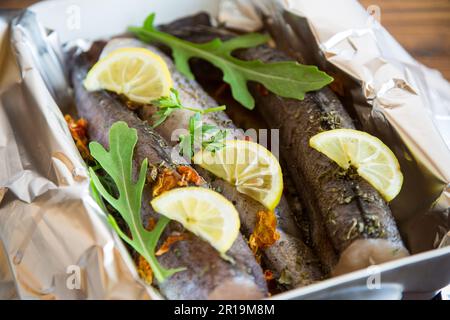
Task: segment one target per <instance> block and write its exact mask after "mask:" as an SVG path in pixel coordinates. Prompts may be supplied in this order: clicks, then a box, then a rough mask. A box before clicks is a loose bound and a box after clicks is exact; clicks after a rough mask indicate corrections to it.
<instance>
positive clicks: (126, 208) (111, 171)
mask: <svg viewBox="0 0 450 320" xmlns="http://www.w3.org/2000/svg"><path fill="white" fill-rule="evenodd" d="M137 139H138V138H137V132H136V130H135V129H131V128H129V127H128V126H127V124H126V123H125V122H122V121H119V122H116V123H114V124H113V125H112V127H111V130H110V131H109V151H106V150H105V149H104V148H103V147H102V146H101V145H100V144H99V143H97V142H91V143H90V144H89V149H90V151H91V154H92V156H93V157H94V159H95V160H97V162H98V164H99V165H100V166H101V168H102V169H103V170H104V171H105V172H106V173H107V174H108V175H109V177H110V178H111V180H112V181H113V182H114V184H115V187H116V190H117V192H118V195H119V196H118V197H115V196H113V195H112V194H111V193H110V192H108V190H107V189H106V188H105V187H104V185H103V183H102V182H101V181H100V178H99V177H98V176H97V174H96V173H95V171H94V170H93V168H89V172H90V176H91V179H92V187H93V189H94V196H95V198H96V200H97V201H98V202H99V203H102V201H101V199H100V195H101V196H102V197H103V199H105V200H106V201H107V202H108V203H109V204H110V205H111V206H112V207H113V208H114V209H115V210H117V212H119V214H120V215H121V217H122V218H123V220H124V221H125V222H126V224H127V226H128V228H129V231H130V234H131V237H128V236H127V235H126V234H125V233H124V232H123V231H122V230H121V229H120V227H119V226H118V224H117V221H116V220H115V219H114V217H113V216H112V215H110V214H109V215H108V221H109V222H110V223H111V225H112V226H113V228H114V229H115V230H116V232H117V233H118V234H119V236H120V237H121V238H122V239H123V240H124V241H125V242H126V243H128V244H129V245H130V246H131V247H133V248H134V249H135V250H136V251H137V252H138V253H139V254H140V255H141V256H143V257H144V258H145V259H146V260H147V261H148V263H149V264H150V266H151V268H152V270H153V273H154V274H155V277H156V279H157V280H158V281H159V282H162V281H164V280H165V279H166V278H168V277H170V276H171V275H173V274H174V273H176V272H178V271H182V270H184V268H178V269H165V268H164V267H163V266H161V265H160V264H159V262H158V260H157V259H156V256H155V249H156V245H157V243H158V239H159V237H160V236H161V233H162V232H163V230H164V228H165V227H166V225H167V224H168V223H169V221H170V220H169V219H168V218H166V217H164V216H160V217H159V219H158V222H157V224H156V226H155V228H154V229H153V230H152V231H148V230H146V229H145V228H144V226H143V225H142V223H141V199H142V192H143V189H144V183H145V180H146V174H147V166H148V162H147V159H145V160H144V161H143V162H142V164H141V168H140V170H139V178H138V180H137V182H136V183H134V181H133V177H132V159H133V151H134V147H135V145H136V142H137ZM103 208H104V206H103Z"/></svg>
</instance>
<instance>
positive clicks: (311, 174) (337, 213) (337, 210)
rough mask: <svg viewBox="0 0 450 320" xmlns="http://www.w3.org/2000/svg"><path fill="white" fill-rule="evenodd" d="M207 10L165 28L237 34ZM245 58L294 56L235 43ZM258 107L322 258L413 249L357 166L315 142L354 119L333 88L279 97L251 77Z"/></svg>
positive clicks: (340, 267)
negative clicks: (350, 169)
mask: <svg viewBox="0 0 450 320" xmlns="http://www.w3.org/2000/svg"><path fill="white" fill-rule="evenodd" d="M205 21H207V19H206V18H205V14H200V15H197V16H193V17H188V18H185V19H181V20H179V21H176V22H174V23H172V24H169V25H166V26H163V27H162V28H161V29H162V30H163V31H165V32H168V33H171V34H173V35H175V36H177V37H179V38H183V39H185V40H189V41H192V42H197V43H203V42H207V41H210V40H212V39H214V38H221V39H222V40H226V39H230V38H232V37H234V36H236V34H233V33H231V32H229V31H227V30H223V29H217V28H212V27H211V26H210V25H209V23H206V22H205ZM234 55H235V56H236V57H237V58H240V59H243V60H261V61H263V62H275V61H285V60H292V59H290V58H289V57H288V56H287V55H285V54H284V53H282V52H281V51H278V50H276V49H274V48H270V47H269V46H259V47H256V48H250V49H242V50H237V51H236V52H235V53H234ZM192 64H194V68H193V69H194V73H195V74H196V76H197V77H198V79H201V78H202V76H203V75H207V77H208V81H210V80H211V79H212V78H215V79H221V77H222V75H221V72H218V70H214V68H213V67H212V66H211V65H209V64H207V63H205V62H203V61H199V60H198V59H195V60H193V61H192ZM249 88H250V91H251V93H252V95H253V97H254V98H255V100H256V110H257V111H258V112H259V113H260V114H261V116H262V117H263V118H264V119H265V120H266V122H267V123H268V124H269V126H270V127H271V128H276V129H279V130H280V151H281V154H282V157H283V158H284V160H285V161H286V163H287V166H288V170H289V172H290V176H291V177H292V178H293V180H294V182H295V186H296V188H297V190H298V192H299V195H300V197H301V199H302V203H303V204H304V205H305V206H306V208H307V212H308V215H309V220H310V223H311V226H310V227H311V240H312V242H313V244H314V247H315V249H316V252H317V254H318V255H319V257H320V258H321V261H322V263H323V265H324V266H325V267H326V268H327V269H328V271H331V272H332V273H333V274H342V273H346V272H349V271H353V270H356V269H360V268H363V267H366V266H369V265H371V264H376V263H381V262H385V261H389V260H393V259H397V258H400V257H403V256H405V255H407V254H408V251H407V250H406V249H405V247H404V245H403V242H402V240H401V237H400V234H399V232H398V229H397V226H396V223H395V220H394V218H393V216H392V213H391V210H390V208H389V206H388V204H387V203H386V202H385V201H384V200H383V199H382V197H381V196H380V194H379V193H378V192H377V191H376V190H375V189H374V188H373V187H372V186H371V185H370V184H369V183H367V182H366V181H365V180H363V179H362V178H360V177H359V176H358V175H356V174H348V173H344V172H343V171H342V170H341V169H340V168H339V166H338V165H337V164H336V163H334V162H333V161H332V160H330V159H329V158H327V157H326V156H324V155H323V154H321V153H319V152H318V151H316V150H314V149H312V148H311V147H310V146H309V139H310V138H311V137H312V136H314V135H315V134H317V133H319V132H321V131H323V130H329V129H335V128H350V129H354V128H355V127H354V124H353V122H352V119H351V118H350V116H349V115H348V113H347V112H346V110H345V109H344V107H343V106H342V105H341V103H340V102H339V100H338V99H337V98H336V96H335V95H334V94H333V92H332V91H331V90H330V89H328V88H324V89H322V90H319V91H317V92H313V93H308V94H306V97H305V99H304V100H296V99H287V98H282V97H279V96H277V95H275V94H273V93H271V92H269V91H268V90H266V89H265V88H263V87H262V86H261V85H258V84H255V83H250V84H249Z"/></svg>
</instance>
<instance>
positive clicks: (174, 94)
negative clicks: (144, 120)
mask: <svg viewBox="0 0 450 320" xmlns="http://www.w3.org/2000/svg"><path fill="white" fill-rule="evenodd" d="M152 104H153V105H154V106H156V107H157V108H158V111H157V112H156V113H155V114H154V115H153V128H156V127H157V126H159V125H160V124H161V123H163V122H164V121H166V119H167V117H169V116H170V114H171V113H172V112H174V111H175V110H177V109H185V110H190V111H193V112H198V113H200V114H205V113H210V112H216V111H223V110H225V106H218V107H212V108H208V109H197V108H191V107H186V106H183V105H182V104H181V101H180V96H179V94H178V91H177V90H175V89H173V88H172V89H170V95H169V96H168V97H162V98H160V99H158V100H155V101H152Z"/></svg>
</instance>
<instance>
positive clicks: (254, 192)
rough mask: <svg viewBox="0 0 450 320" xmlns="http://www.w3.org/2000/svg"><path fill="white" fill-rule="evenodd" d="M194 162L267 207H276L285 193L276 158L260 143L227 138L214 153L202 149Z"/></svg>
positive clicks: (271, 208) (270, 208)
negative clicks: (222, 145) (223, 144)
mask: <svg viewBox="0 0 450 320" xmlns="http://www.w3.org/2000/svg"><path fill="white" fill-rule="evenodd" d="M193 161H194V163H195V164H198V165H200V166H201V167H203V168H205V169H206V170H208V171H210V172H212V173H213V174H214V175H216V176H217V177H219V178H222V179H224V180H225V181H227V182H229V183H231V184H233V185H235V186H236V189H237V190H238V191H239V192H241V193H244V194H246V195H248V196H250V197H251V198H253V199H255V200H256V201H258V202H260V203H261V204H263V205H264V206H265V207H266V208H267V209H269V210H273V209H275V207H276V206H277V205H278V203H279V202H280V198H281V194H282V193H283V175H282V173H281V167H280V164H279V163H278V160H277V158H276V157H275V156H274V155H273V154H272V153H271V152H270V151H269V150H267V149H266V148H264V147H263V146H261V145H260V144H257V143H254V142H250V141H244V140H227V141H226V143H225V146H224V147H223V148H222V149H220V150H216V151H215V152H212V151H207V150H202V151H199V152H198V153H197V154H195V155H194V158H193Z"/></svg>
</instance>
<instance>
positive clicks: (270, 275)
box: [264, 269, 273, 281]
mask: <svg viewBox="0 0 450 320" xmlns="http://www.w3.org/2000/svg"><path fill="white" fill-rule="evenodd" d="M264 278H265V279H266V281H270V280H273V272H272V271H270V270H269V269H266V270H264Z"/></svg>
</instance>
